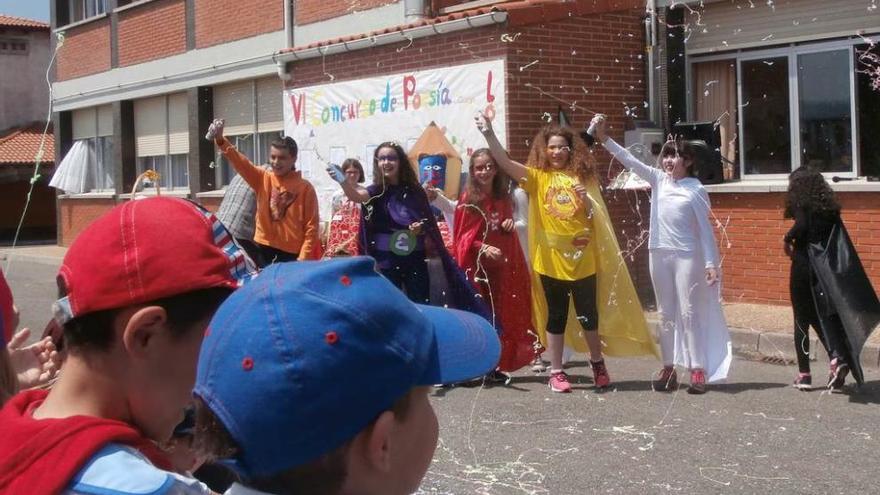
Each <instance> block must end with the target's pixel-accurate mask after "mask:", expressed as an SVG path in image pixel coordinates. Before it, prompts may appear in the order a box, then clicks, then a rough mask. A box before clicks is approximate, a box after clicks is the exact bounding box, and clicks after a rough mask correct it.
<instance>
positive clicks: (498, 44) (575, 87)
mask: <svg viewBox="0 0 880 495" xmlns="http://www.w3.org/2000/svg"><path fill="white" fill-rule="evenodd" d="M641 15H642V11H641V10H639V9H633V10H628V11H624V12H617V13H608V14H601V15H591V16H587V17H583V18H571V19H566V20H563V21H558V22H555V23H552V24H548V25H546V26H541V25H535V26H524V27H517V28H515V31H517V32H519V35H518V36H516V38H515V41H513V42H510V43H507V42H502V41H501V34H504V33H507V34H509V35H512V33H511V32H509V31H513V30H514V29H510V28H507V27H503V26H494V27H487V28H482V29H475V30H468V31H463V32H459V33H450V34H447V35H442V36H434V37H430V38H426V39H419V40H416V41H414V42H413V44H412V45H411V46H408V47H407V48H406V49H404V50H402V51H401V52H400V53H397V49H398V48H399V46H400V45H390V46H383V47H378V48H375V49H371V50H365V51H358V52H354V53H347V54H340V55H334V56H332V57H327V58H325V59H323V60H322V59H311V60H307V61H303V62H298V63H296V64H295V67H294V69H293V74H294V77H295V85H296V86H308V85H313V84H320V83H326V82H328V81H329V76H327V75H326V74H332V75H333V77H334V81H341V80H348V79H357V78H366V77H372V76H376V75H381V74H388V73H395V72H402V71H407V70H425V69H430V68H431V67H436V66H448V65H454V64H463V63H468V62H473V61H477V60H481V59H491V58H499V57H506V59H507V80H506V83H507V112H508V121H507V131H508V142H509V143H510V151H511V154H512V156H513V157H514V158H515V159H518V160H522V161H524V160H525V159H526V157H527V155H528V149H529V143H530V142H531V139H532V137H533V136H534V134H535V133H536V132H537V130H538V129H539V128H540V127H541V126H542V125H543V124H544V123H545V122H546V120H545V118H546V117H547V116H550V117H552V118H553V119H555V118H556V115H557V109H558V107H559V105H560V104H561V105H562V106H563V107H564V108H565V110H566V112H567V114H568V116H569V117H570V118H571V122H572V123H573V124H574V125H575V126H581V125H583V123H584V122H586V121H587V120H589V118H591V117H592V114H591V113H590V112H588V111H587V110H586V109H589V110H592V111H597V112H603V113H607V114H609V115H610V116H611V118H610V120H611V125H612V126H614V132H613V133H612V134H613V135H614V137H615V138H616V139H618V140H620V141H621V142H622V141H623V129H624V128H625V127H626V126H627V125H630V124H631V122H630V121H629V120H630V119H628V118H625V116H624V115H625V112H624V109H623V102H626V103H627V105H628V106H630V107H635V108H636V113H637V115H638V116H639V117H641V116H642V115H643V112H644V111H645V109H644V107H643V103H644V101H645V98H646V83H645V77H644V70H645V69H644V61H643V59H640V58H639V56H640V55H641V54H642V53H643V50H644V40H643V34H642V29H641V17H640V16H641ZM643 58H644V57H643ZM535 60H537V61H538V63H536V64H532V65H529V64H531V63H532V62H533V61H535ZM526 66H528V67H526ZM520 67H523V70H522V71H521V70H520ZM325 73H326V74H325ZM597 76H598V81H597V80H596V78H597ZM527 85H531V86H527ZM537 88H540V90H541V91H543V92H544V93H546V94H542V93H541V92H540V91H538V89H537ZM582 88H583V89H582ZM584 89H586V90H587V92H586V93H585V91H584ZM548 95H549V96H548ZM559 100H562V101H563V102H565V103H560V102H559ZM572 102H575V103H576V105H577V107H576V108H574V109H572V108H571V107H570V104H571V103H572ZM598 156H599V164H600V167H599V175H600V177H601V178H602V182H603V183H607V177H609V175H608V174H609V171H608V166H609V163H610V156H608V155H607V154H605V153H604V151H603V152H600V154H599V155H598ZM616 167H617V168H615V169H614V170H613V171H612V172H611V173H612V174H613V173H616V172H617V171H619V166H616ZM605 199H606V202H607V203H608V207H609V210H610V212H611V215H612V219H613V221H614V222H615V229H616V231H617V233H618V241H619V242H620V244H621V247H622V248H623V249H625V250H626V249H631V250H633V255H632V256H631V257H627V263H628V264H629V268H630V272H631V273H632V278H633V281H634V283H635V284H636V287H637V289H638V292H639V296H640V298H641V299H642V301H643V303H645V304H647V305H651V304H653V291H652V288H651V280H650V274H649V272H648V258H647V244H646V243H642V241H643V239H644V236H645V235H646V230H647V228H648V223H647V219H648V212H649V203H648V201H647V195H646V194H645V193H644V192H642V193H634V192H624V191H619V192H611V191H609V192H607V193H606V195H605ZM640 218H641V219H643V220H644V221H643V222H640V221H639V219H640ZM640 245H641V247H639V246H640Z"/></svg>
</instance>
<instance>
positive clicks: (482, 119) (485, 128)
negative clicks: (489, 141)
mask: <svg viewBox="0 0 880 495" xmlns="http://www.w3.org/2000/svg"><path fill="white" fill-rule="evenodd" d="M474 124H476V125H477V130H479V131H480V132H481V133H482V134H489V133H492V132H495V131H494V130H493V129H492V121H491V120H489V119H488V118H486V114H484V113H483V112H477V114H476V115H474Z"/></svg>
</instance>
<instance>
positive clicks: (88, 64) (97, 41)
mask: <svg viewBox="0 0 880 495" xmlns="http://www.w3.org/2000/svg"><path fill="white" fill-rule="evenodd" d="M56 63H57V70H56V78H57V80H58V81H65V80H67V79H75V78H77V77H82V76H87V75H89V74H96V73H98V72H104V71H106V70H110V19H109V18H104V19H100V20H98V21H94V22H89V23H87V24H84V25H82V26H77V27H74V28H72V29H69V30H67V31H65V32H64V45H63V46H62V47H61V48H60V49H59V50H58V59H57V61H56Z"/></svg>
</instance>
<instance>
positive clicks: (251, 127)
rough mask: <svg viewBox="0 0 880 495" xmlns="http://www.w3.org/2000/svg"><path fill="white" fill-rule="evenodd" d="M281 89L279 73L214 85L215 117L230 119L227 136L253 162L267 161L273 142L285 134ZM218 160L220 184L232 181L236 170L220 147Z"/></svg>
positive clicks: (225, 131)
mask: <svg viewBox="0 0 880 495" xmlns="http://www.w3.org/2000/svg"><path fill="white" fill-rule="evenodd" d="M281 91H282V88H281V81H279V80H278V78H277V77H268V78H264V79H258V80H256V81H241V82H236V83H231V84H225V85H223V86H217V87H215V88H214V117H215V118H222V119H224V120H226V125H225V129H224V134H225V135H226V138H227V139H229V142H231V143H232V144H233V145H234V146H235V147H236V148H237V149H238V151H240V152H241V153H242V154H244V155H245V156H247V157H248V159H249V160H250V161H252V162H253V163H256V164H264V163H267V162H268V161H269V147H270V144H271V143H272V141H274V140H275V139H276V138H278V137H280V136H281V135H282V132H281V130H282V128H283V126H284V124H283V116H282V105H281ZM215 163H216V170H215V174H216V180H217V184H219V185H220V186H226V185H229V181H230V180H232V178H233V177H235V170H234V169H233V168H232V166H231V165H230V164H229V162H228V161H227V160H226V157H224V156H223V154H222V153H220V152H219V151H217V156H216V160H215Z"/></svg>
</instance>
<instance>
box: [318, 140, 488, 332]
mask: <svg viewBox="0 0 880 495" xmlns="http://www.w3.org/2000/svg"><path fill="white" fill-rule="evenodd" d="M327 170H328V172H329V173H330V176H331V177H333V179H334V180H336V181H337V182H338V183H339V184H340V185H341V186H342V190H343V191H344V192H345V195H346V196H347V197H348V198H349V199H350V200H352V201H354V202H356V203H360V204H361V205H362V210H361V227H360V231H361V235H360V243H361V250H360V252H361V253H364V254H366V255H368V256H372V257H373V258H375V259H376V264H377V265H378V268H379V271H380V272H381V273H382V275H384V276H385V277H386V278H388V280H390V281H391V282H392V283H393V284H394V285H396V286H397V287H399V288H400V290H402V291H403V292H404V293H405V294H406V295H407V296H408V297H409V298H410V300H412V301H413V302H416V303H419V304H434V305H443V306H448V307H450V308H457V309H461V310H465V311H471V312H474V313H477V314H480V315H482V316H484V317H486V318H487V319H488V311H487V310H486V307H485V305H484V304H483V302H482V301H481V300H480V299H479V297H478V296H477V295H476V294H475V293H474V290H473V288H472V287H471V285H470V283H468V281H467V279H466V278H465V276H464V274H463V273H462V272H461V270H460V269H459V268H458V265H457V264H456V263H455V261H454V260H453V259H452V257H451V256H450V255H449V253H448V252H447V251H446V248H445V247H444V246H443V239H442V236H441V235H440V230H439V229H438V227H437V221H436V220H435V218H434V215H433V213H432V211H431V206H430V204H429V203H428V197H427V195H426V194H425V191H424V189H422V186H421V184H419V181H418V176H416V172H415V169H413V167H412V165H411V164H410V161H409V158H407V155H406V153H405V152H404V150H403V148H402V147H401V146H400V145H399V144H397V143H395V142H384V143H382V144H380V145H379V147H377V148H376V151H375V152H374V154H373V184H372V185H370V186H367V187H363V186H361V185H358V184H352V183H350V182H348V181H345V180H344V177H343V175H342V173H341V170H340V169H339V167H336V166H330V167H328V169H327ZM429 259H439V261H440V263H439V265H437V266H436V268H434V269H429V263H428V260H429Z"/></svg>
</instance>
